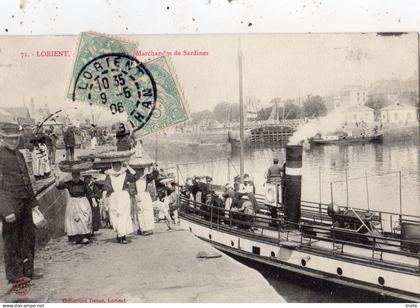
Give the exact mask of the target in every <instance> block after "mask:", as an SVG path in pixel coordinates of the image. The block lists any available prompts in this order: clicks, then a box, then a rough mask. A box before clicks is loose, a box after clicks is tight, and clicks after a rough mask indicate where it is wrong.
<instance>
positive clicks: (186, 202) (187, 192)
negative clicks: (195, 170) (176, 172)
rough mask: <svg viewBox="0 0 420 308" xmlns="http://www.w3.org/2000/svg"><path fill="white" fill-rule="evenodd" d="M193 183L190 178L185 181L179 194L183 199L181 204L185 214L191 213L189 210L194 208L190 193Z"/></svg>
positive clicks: (192, 197)
mask: <svg viewBox="0 0 420 308" xmlns="http://www.w3.org/2000/svg"><path fill="white" fill-rule="evenodd" d="M193 186H194V183H193V179H192V178H187V179H186V180H185V185H184V187H183V189H182V190H181V194H182V195H183V196H184V197H185V199H184V200H183V202H182V204H183V205H184V206H185V210H186V211H187V212H191V210H189V209H190V208H194V196H193V193H192V189H193Z"/></svg>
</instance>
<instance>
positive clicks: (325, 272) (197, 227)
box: [179, 146, 420, 302]
mask: <svg viewBox="0 0 420 308" xmlns="http://www.w3.org/2000/svg"><path fill="white" fill-rule="evenodd" d="M301 163H302V148H301V147H300V146H287V148H286V166H285V170H284V174H283V176H282V179H281V183H280V184H278V185H273V184H271V186H270V185H268V187H267V189H266V195H265V196H262V195H256V199H257V201H258V203H259V208H260V211H259V212H257V213H256V215H247V214H244V213H240V214H239V213H237V212H234V211H232V210H228V209H226V208H225V207H220V206H216V205H215V204H212V203H206V204H202V203H200V202H197V201H194V200H193V198H191V199H190V198H187V197H186V196H184V195H183V194H181V195H180V196H179V202H180V206H181V210H180V219H181V225H182V226H183V228H185V229H186V230H190V231H191V232H192V233H194V234H195V235H196V236H198V237H199V238H200V239H202V240H205V241H207V242H209V243H211V244H212V245H213V246H214V247H216V248H218V249H219V250H221V251H224V252H227V253H229V254H232V255H236V256H239V257H241V258H245V259H249V260H253V261H255V262H258V263H263V264H268V265H270V266H273V267H275V268H279V269H282V270H286V271H289V272H291V273H299V274H303V275H305V276H308V277H312V278H317V279H321V280H327V281H330V282H332V283H337V284H340V285H344V286H349V287H352V288H358V289H363V290H367V291H371V292H375V293H379V294H383V295H387V296H391V297H395V298H398V299H401V300H405V301H414V302H418V301H419V300H420V287H419V285H420V255H419V251H420V241H419V236H418V235H419V232H420V217H419V216H414V215H405V214H403V213H401V212H400V213H391V212H384V211H375V210H365V209H359V208H352V207H349V206H347V207H346V206H344V207H340V206H338V205H337V204H335V203H333V202H332V203H331V204H320V203H318V202H308V201H302V200H301V198H300V195H301V176H302V174H301ZM270 207H275V208H276V209H277V213H278V217H277V218H273V217H271V216H270V215H269V214H267V213H269V211H268V209H269V208H270Z"/></svg>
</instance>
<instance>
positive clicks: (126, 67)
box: [67, 32, 189, 137]
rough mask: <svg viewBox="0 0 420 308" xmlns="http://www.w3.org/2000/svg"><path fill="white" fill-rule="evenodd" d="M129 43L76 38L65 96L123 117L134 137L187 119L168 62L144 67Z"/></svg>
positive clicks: (160, 60) (96, 36)
mask: <svg viewBox="0 0 420 308" xmlns="http://www.w3.org/2000/svg"><path fill="white" fill-rule="evenodd" d="M136 48H137V46H136V44H135V43H133V42H128V41H124V40H121V39H118V38H114V37H110V36H106V35H103V34H96V33H86V32H84V33H82V34H81V36H80V39H79V45H78V49H77V54H76V59H75V62H74V66H73V71H72V75H71V80H70V84H69V88H68V93H67V97H68V98H69V99H71V100H72V101H75V102H77V101H79V102H85V103H88V104H90V105H97V106H102V107H104V108H107V109H109V111H110V112H111V113H112V114H120V113H125V114H126V115H127V120H128V121H129V122H130V123H131V124H132V126H133V129H134V131H135V132H136V133H135V136H136V137H144V136H146V135H149V134H152V133H155V132H158V131H161V130H164V129H167V128H169V127H171V126H173V125H177V124H180V123H183V122H185V121H188V120H189V112H188V108H187V105H186V102H185V99H184V96H183V93H182V90H181V88H180V86H179V83H178V81H177V79H176V75H175V73H174V69H173V68H172V66H171V63H170V61H169V59H168V58H166V57H160V58H156V59H154V60H151V61H149V62H146V63H142V62H140V61H139V60H138V59H137V58H136V57H135V56H134V53H135V50H136Z"/></svg>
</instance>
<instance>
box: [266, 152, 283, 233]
mask: <svg viewBox="0 0 420 308" xmlns="http://www.w3.org/2000/svg"><path fill="white" fill-rule="evenodd" d="M284 168H285V165H283V167H281V166H280V165H279V160H278V159H277V158H274V159H273V165H272V166H271V167H270V168H269V169H268V171H267V183H271V184H275V185H281V180H282V176H283V172H284ZM268 208H269V210H270V213H271V218H273V221H272V222H271V223H270V226H273V227H276V226H277V222H276V220H277V218H278V213H277V206H269V207H268Z"/></svg>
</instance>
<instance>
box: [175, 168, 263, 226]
mask: <svg viewBox="0 0 420 308" xmlns="http://www.w3.org/2000/svg"><path fill="white" fill-rule="evenodd" d="M181 193H182V194H183V195H184V196H185V197H186V198H184V199H183V200H189V201H188V204H185V205H186V210H187V211H189V210H188V207H192V208H196V209H198V212H199V213H201V214H202V215H203V216H204V218H205V219H208V220H211V219H213V220H223V219H221V218H222V217H225V218H231V219H233V220H236V221H237V223H236V224H237V225H238V226H240V227H243V228H247V229H251V228H252V226H251V225H252V221H253V216H255V214H256V213H258V211H259V206H258V202H257V200H256V198H255V185H254V183H253V181H252V180H251V178H250V176H249V175H248V174H244V176H243V183H240V177H239V176H237V177H235V178H234V182H233V184H232V183H226V185H225V187H224V190H223V192H220V193H217V192H216V191H215V190H214V189H213V186H212V178H211V177H209V176H203V177H199V176H195V177H192V178H187V180H186V184H185V185H184V187H183V189H182V190H181ZM212 209H213V210H212ZM223 221H229V219H226V220H223ZM240 221H243V222H245V223H241V222H240ZM234 224H235V223H234Z"/></svg>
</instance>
